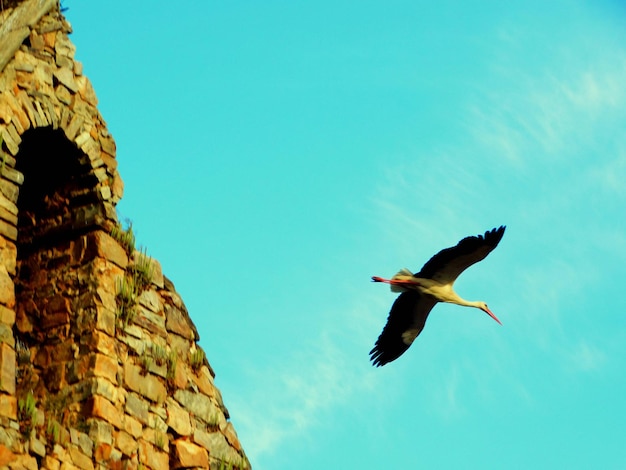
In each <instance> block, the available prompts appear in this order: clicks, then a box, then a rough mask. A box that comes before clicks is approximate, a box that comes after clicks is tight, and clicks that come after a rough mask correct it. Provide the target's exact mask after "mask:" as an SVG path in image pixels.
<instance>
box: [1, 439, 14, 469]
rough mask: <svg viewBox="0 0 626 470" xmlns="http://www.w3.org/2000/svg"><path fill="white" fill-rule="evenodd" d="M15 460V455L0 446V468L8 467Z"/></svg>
mask: <svg viewBox="0 0 626 470" xmlns="http://www.w3.org/2000/svg"><path fill="white" fill-rule="evenodd" d="M14 460H15V454H14V453H13V452H11V451H10V450H9V449H8V448H7V447H5V446H3V445H2V444H0V466H4V465H8V464H9V463H11V462H13V461H14Z"/></svg>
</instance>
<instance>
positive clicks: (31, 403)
mask: <svg viewBox="0 0 626 470" xmlns="http://www.w3.org/2000/svg"><path fill="white" fill-rule="evenodd" d="M36 412H37V409H36V407H35V397H34V395H33V393H32V392H28V393H27V394H26V396H25V397H23V398H20V399H19V400H18V401H17V419H18V421H19V423H20V432H21V433H22V435H23V436H24V437H25V438H29V437H30V433H31V432H32V430H33V429H34V427H35V413H36Z"/></svg>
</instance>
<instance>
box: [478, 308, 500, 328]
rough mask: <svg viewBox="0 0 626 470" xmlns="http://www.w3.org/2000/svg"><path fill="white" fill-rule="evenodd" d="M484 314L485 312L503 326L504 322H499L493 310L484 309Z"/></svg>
mask: <svg viewBox="0 0 626 470" xmlns="http://www.w3.org/2000/svg"><path fill="white" fill-rule="evenodd" d="M482 310H483V312H485V313H486V314H487V315H489V316H490V317H491V318H493V319H494V320H495V321H497V322H498V323H500V325H502V322H501V321H500V320H498V317H496V316H495V315H494V314H493V312H492V311H491V310H489V309H488V308H487V307H485V308H484V309H482Z"/></svg>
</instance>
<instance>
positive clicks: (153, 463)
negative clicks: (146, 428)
mask: <svg viewBox="0 0 626 470" xmlns="http://www.w3.org/2000/svg"><path fill="white" fill-rule="evenodd" d="M139 449H140V452H139V461H140V462H141V463H142V464H144V465H146V466H148V467H150V468H153V469H157V468H169V455H168V454H166V453H165V452H161V451H160V450H158V449H157V448H156V447H154V446H153V445H152V444H150V443H149V442H147V441H146V440H144V439H140V440H139ZM203 468H209V467H208V466H207V467H203Z"/></svg>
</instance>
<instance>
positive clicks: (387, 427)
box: [64, 0, 626, 470]
mask: <svg viewBox="0 0 626 470" xmlns="http://www.w3.org/2000/svg"><path fill="white" fill-rule="evenodd" d="M64 5H65V6H68V7H69V11H67V13H66V15H67V17H68V19H69V20H70V21H71V23H72V25H73V27H74V34H73V41H74V42H75V44H76V45H77V53H76V57H77V59H78V60H79V61H81V62H82V63H83V64H84V71H85V73H86V74H87V75H88V76H89V78H90V79H91V81H92V83H93V84H94V87H95V90H96V93H97V95H98V97H99V100H100V105H99V107H100V111H101V112H102V114H103V116H104V118H105V120H106V121H107V123H108V125H109V130H110V131H111V132H112V133H113V135H114V137H115V139H116V142H117V147H118V157H117V158H118V160H119V168H120V171H121V174H122V178H123V180H124V182H125V185H126V189H125V195H124V199H123V200H122V202H121V203H120V205H119V212H120V214H121V216H122V217H127V218H130V219H132V221H133V225H134V228H135V229H136V232H137V234H138V238H139V242H140V244H142V245H144V246H145V247H146V248H147V250H148V253H149V254H151V255H152V256H154V257H156V258H157V259H159V261H160V262H161V263H162V265H163V269H164V272H165V274H166V275H167V276H168V277H170V278H171V279H172V280H173V282H174V283H175V285H176V287H177V289H178V290H179V292H180V293H181V294H182V295H183V298H184V300H185V302H186V304H187V307H188V308H189V310H190V314H191V317H192V318H193V320H194V322H195V324H196V325H197V327H198V330H199V332H200V335H201V341H200V344H201V345H202V347H203V348H204V349H205V351H206V352H207V355H208V358H209V361H210V362H211V364H212V365H213V367H214V368H215V370H216V372H217V378H216V382H217V385H218V386H219V387H220V389H221V391H222V393H223V395H224V399H225V402H226V405H227V406H228V408H229V410H230V412H231V416H232V421H233V423H234V425H235V427H236V429H237V431H238V434H239V437H240V439H241V440H242V443H243V446H244V448H245V450H246V452H247V453H248V455H249V458H250V460H251V462H252V465H253V468H254V469H256V470H270V469H272V470H274V469H278V470H283V469H284V470H287V469H302V470H309V469H310V470H313V469H316V470H317V469H320V468H360V469H380V468H418V467H419V468H471V467H478V466H480V467H481V468H486V469H491V468H492V469H500V468H520V469H521V468H537V469H544V468H545V469H552V468H570V469H575V468H580V469H584V468H603V469H618V468H625V467H626V446H624V436H626V421H625V420H624V417H625V416H626V399H625V397H626V374H625V373H624V371H625V370H626V315H625V311H626V301H625V300H624V287H623V282H624V279H625V278H626V276H625V269H624V265H625V263H626V215H625V207H626V183H625V182H626V133H625V132H624V129H625V128H626V87H625V86H624V84H625V83H626V29H624V23H625V21H626V7H624V6H623V3H622V2H619V1H616V0H615V1H610V0H595V1H577V0H571V1H559V0H555V1H552V2H545V1H536V0H525V1H523V2H502V1H481V2H476V1H440V2H431V1H421V0H411V1H399V0H389V1H386V2H380V1H361V2H347V1H344V0H333V1H332V2H331V1H326V0H318V1H315V2H295V1H289V2H288V1H282V2H281V1H272V0H268V1H265V2H244V1H230V2H223V1H219V2H218V1H207V2H199V1H198V2H180V3H178V4H176V3H172V2H161V1H150V2H148V1H136V2H123V3H122V2H113V3H111V2H73V1H69V0H68V1H66V2H64ZM501 224H505V225H507V227H508V228H507V232H506V234H505V236H504V239H503V240H502V242H501V244H500V245H499V247H498V248H497V249H496V250H495V251H494V252H493V253H492V254H491V255H490V256H489V257H488V258H487V259H486V260H485V261H484V262H482V263H480V264H479V265H476V266H474V267H472V268H471V269H470V270H468V271H467V272H466V273H465V274H464V275H463V276H462V277H461V279H460V280H459V282H458V283H457V284H456V289H457V291H458V292H459V294H460V295H461V296H463V297H465V298H468V299H472V300H478V299H480V300H485V301H487V302H488V303H489V306H490V308H491V309H492V310H493V311H494V313H495V314H496V315H497V316H498V317H499V318H500V320H502V323H503V326H500V325H498V324H497V323H495V322H494V321H493V320H491V319H489V317H488V316H486V315H485V314H483V313H482V312H480V311H478V310H474V309H466V308H461V307H457V306H450V305H443V306H442V305H439V306H437V307H436V308H435V309H434V311H433V312H432V314H431V316H430V318H429V319H428V322H427V325H426V328H425V330H424V332H423V333H422V335H421V336H420V337H419V338H418V339H417V340H416V341H415V343H414V344H413V346H412V347H411V348H410V349H409V351H408V352H407V353H406V354H405V355H404V356H402V357H401V358H400V359H398V360H397V361H395V362H393V363H391V364H389V365H387V366H385V367H383V368H378V369H376V368H373V367H371V365H370V364H369V362H368V352H369V350H370V349H371V347H372V346H373V343H374V341H375V340H376V338H377V337H378V334H379V333H380V331H381V329H382V327H383V325H384V324H385V321H386V318H387V314H388V311H389V308H390V306H391V303H392V302H393V300H394V294H392V293H391V292H390V291H389V290H388V289H387V288H386V287H385V286H383V285H380V284H373V283H371V282H370V280H369V279H370V276H372V275H379V276H385V277H388V276H390V275H392V274H394V273H395V272H396V271H397V270H398V269H399V268H402V267H408V268H410V269H412V270H415V271H416V270H419V268H420V267H421V266H422V264H423V263H424V262H425V261H426V260H427V259H428V258H429V257H430V256H431V255H432V254H434V253H435V252H437V251H438V250H439V249H441V248H444V247H447V246H451V245H454V244H455V243H456V242H457V241H458V240H459V239H461V238H462V237H464V236H467V235H474V234H478V233H482V232H484V231H485V230H488V229H491V228H493V227H495V226H499V225H501Z"/></svg>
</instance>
